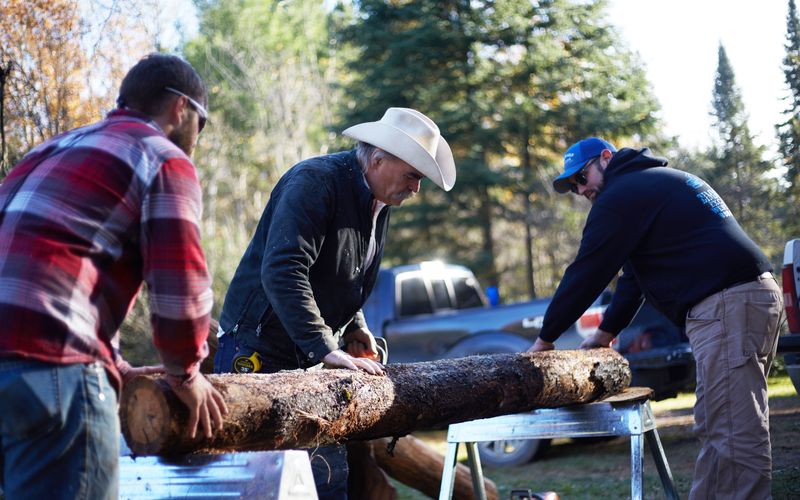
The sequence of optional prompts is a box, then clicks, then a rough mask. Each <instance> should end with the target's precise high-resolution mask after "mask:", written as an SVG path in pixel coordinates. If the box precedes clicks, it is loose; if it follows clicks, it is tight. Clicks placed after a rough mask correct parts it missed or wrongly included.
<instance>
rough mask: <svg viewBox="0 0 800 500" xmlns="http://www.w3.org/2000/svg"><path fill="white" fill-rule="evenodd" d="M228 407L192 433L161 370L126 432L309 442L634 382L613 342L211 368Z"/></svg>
mask: <svg viewBox="0 0 800 500" xmlns="http://www.w3.org/2000/svg"><path fill="white" fill-rule="evenodd" d="M208 378H209V380H210V381H211V383H212V384H213V385H214V386H215V387H216V388H217V389H218V390H219V391H220V392H221V393H222V394H223V396H224V397H225V401H226V403H227V405H228V409H229V413H228V415H227V416H226V417H225V421H224V426H223V429H222V430H221V431H219V432H217V433H216V434H215V435H214V437H213V438H211V439H207V438H205V437H200V436H198V437H197V438H196V439H194V440H191V439H189V438H188V437H187V436H186V424H187V421H188V411H187V409H186V407H185V406H184V405H183V404H182V403H181V402H180V401H179V400H178V398H177V397H176V396H175V394H174V393H173V392H172V391H171V390H170V389H169V387H168V386H167V385H166V383H165V382H164V381H163V380H160V379H152V378H147V377H141V378H136V379H134V380H132V381H131V382H129V383H128V384H126V386H125V389H124V391H123V394H122V399H121V403H120V419H121V423H122V431H123V433H124V435H125V439H126V440H127V442H128V446H130V448H131V450H132V451H133V453H134V454H137V455H152V454H155V455H175V454H185V453H189V452H203V453H214V452H228V451H245V450H272V449H290V448H311V447H314V446H318V445H324V444H330V443H335V442H344V441H348V440H355V441H365V440H369V439H375V438H380V437H386V436H404V435H406V434H409V433H411V432H412V431H415V430H420V429H431V428H442V427H445V426H447V425H448V424H451V423H454V422H463V421H466V420H473V419H477V418H488V417H494V416H497V415H504V414H509V413H519V412H525V411H530V410H533V409H535V408H553V407H558V406H565V405H570V404H576V403H588V402H591V401H594V400H597V399H600V398H602V397H605V396H609V395H612V394H616V393H619V392H621V391H622V390H623V389H625V387H627V386H628V384H629V383H630V378H631V373H630V369H629V368H628V362H627V361H626V360H625V358H623V357H622V356H620V355H619V354H617V353H616V352H614V351H613V350H611V349H593V350H586V351H548V352H543V353H519V354H495V355H488V356H470V357H467V358H460V359H447V360H441V361H432V362H428V363H412V364H396V365H387V367H386V376H375V375H369V374H367V373H365V372H360V371H353V370H343V369H337V370H316V371H302V370H294V371H286V372H280V373H275V374H269V375H267V374H224V375H209V376H208Z"/></svg>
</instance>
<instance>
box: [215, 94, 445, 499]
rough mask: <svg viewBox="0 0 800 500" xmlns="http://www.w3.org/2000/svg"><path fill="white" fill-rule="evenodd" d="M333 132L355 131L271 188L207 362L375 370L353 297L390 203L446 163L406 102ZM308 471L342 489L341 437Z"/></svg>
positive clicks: (434, 177) (364, 287)
mask: <svg viewBox="0 0 800 500" xmlns="http://www.w3.org/2000/svg"><path fill="white" fill-rule="evenodd" d="M343 134H344V135H346V136H348V137H351V138H353V139H355V140H357V141H358V144H357V146H356V148H355V149H354V150H351V151H345V152H340V153H335V154H332V155H327V156H321V157H316V158H311V159H308V160H305V161H302V162H300V163H298V164H297V165H295V166H293V167H292V168H291V169H289V171H287V172H286V174H284V176H283V177H282V178H281V179H280V181H279V182H278V183H277V184H276V186H275V188H274V189H273V191H272V194H271V196H270V200H269V202H268V203H267V207H266V209H265V210H264V213H263V215H262V216H261V220H260V221H259V223H258V227H257V228H256V232H255V235H254V236H253V239H252V240H251V242H250V245H249V246H248V247H247V250H246V251H245V253H244V256H242V259H241V261H240V263H239V267H238V268H237V270H236V273H235V275H234V277H233V280H232V281H231V284H230V288H228V292H227V294H226V296H225V303H224V305H223V307H222V313H221V316H220V339H219V349H218V351H217V355H216V356H215V360H214V361H215V362H214V365H215V366H214V369H215V371H217V372H239V373H242V372H261V373H274V372H277V371H280V370H291V369H297V368H311V367H315V366H321V365H324V366H326V367H329V368H348V369H351V370H364V371H366V372H368V373H371V374H374V375H381V374H383V370H382V366H381V364H380V363H378V362H377V361H376V358H377V354H378V353H377V349H376V346H375V338H374V337H373V335H372V333H371V332H370V331H369V329H368V328H367V324H366V322H365V321H364V315H363V314H362V312H361V307H362V305H363V304H364V301H365V300H366V299H367V297H368V296H369V293H370V291H371V290H372V287H373V285H374V284H375V279H376V277H377V274H378V268H379V267H380V261H381V256H382V255H383V247H384V242H385V241H386V233H387V229H388V225H389V224H388V223H389V206H399V205H401V204H402V203H403V202H404V201H405V200H407V199H409V198H411V197H412V196H414V194H415V193H416V192H417V191H419V189H420V182H421V181H422V178H423V177H427V178H429V179H430V180H431V181H433V182H434V184H436V185H437V186H439V187H440V188H442V189H443V190H445V191H449V190H450V189H451V188H452V187H453V184H454V183H455V180H456V170H455V163H454V161H453V155H452V153H451V151H450V147H449V146H448V144H447V142H446V141H445V140H444V138H443V137H442V136H441V134H440V133H439V128H438V127H437V126H436V124H435V123H433V121H431V120H430V119H429V118H428V117H427V116H425V115H423V114H422V113H420V112H418V111H415V110H413V109H407V108H389V109H388V110H387V111H386V113H385V114H384V115H383V118H381V119H380V120H379V121H376V122H368V123H361V124H358V125H355V126H352V127H350V128H348V129H347V130H345V131H344V132H343ZM317 456H324V458H325V460H315V458H316V457H317ZM325 462H327V463H325ZM312 469H313V471H314V475H315V480H316V482H317V488H318V491H319V495H320V498H346V486H347V463H346V450H345V448H344V447H343V446H333V447H325V448H319V449H317V450H315V453H314V454H313V455H312Z"/></svg>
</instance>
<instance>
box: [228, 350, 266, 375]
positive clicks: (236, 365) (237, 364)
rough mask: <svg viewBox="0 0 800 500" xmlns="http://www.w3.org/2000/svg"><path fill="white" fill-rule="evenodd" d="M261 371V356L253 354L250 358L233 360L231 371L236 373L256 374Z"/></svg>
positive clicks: (241, 357)
mask: <svg viewBox="0 0 800 500" xmlns="http://www.w3.org/2000/svg"><path fill="white" fill-rule="evenodd" d="M260 370H261V356H259V354H258V353H257V352H254V353H253V354H251V355H250V356H237V357H235V358H233V371H234V372H236V373H256V372H258V371H260Z"/></svg>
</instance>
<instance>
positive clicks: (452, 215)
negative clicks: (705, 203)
mask: <svg viewBox="0 0 800 500" xmlns="http://www.w3.org/2000/svg"><path fill="white" fill-rule="evenodd" d="M353 5H354V8H355V10H356V15H355V16H354V17H353V22H352V23H351V24H350V25H348V26H346V27H345V28H343V29H342V30H340V35H341V39H342V40H344V41H346V42H347V43H348V44H349V45H350V46H352V47H355V48H356V50H357V54H356V56H355V57H354V59H353V60H352V62H351V63H350V65H349V68H350V69H351V74H352V75H355V76H354V80H353V82H352V84H351V85H348V87H347V91H346V94H347V95H349V96H350V98H351V99H353V101H352V104H350V103H348V105H349V111H347V112H345V118H344V123H345V124H347V123H352V122H356V121H361V120H364V119H376V118H377V117H379V116H380V114H381V113H382V112H383V110H384V109H385V108H386V107H387V106H390V105H391V106H410V107H414V108H417V109H419V110H421V111H423V112H425V113H426V114H428V115H429V116H431V118H433V119H434V120H435V121H436V122H437V123H438V124H439V125H440V126H441V128H442V130H443V132H444V133H445V136H446V137H447V139H448V140H449V141H450V143H451V146H452V147H453V151H454V154H455V156H456V163H457V165H458V173H459V174H458V175H459V178H458V181H457V183H456V187H455V189H454V190H453V191H452V192H450V193H447V194H445V193H441V192H438V191H436V190H427V189H426V190H423V192H421V196H419V200H418V202H415V203H413V204H410V205H409V206H408V207H404V208H403V209H402V210H398V211H396V212H395V215H394V216H393V228H392V232H391V233H390V240H391V241H390V242H389V243H390V244H389V245H388V246H387V257H388V260H389V261H392V260H394V261H395V262H407V261H410V260H417V259H420V258H425V257H434V256H443V257H447V258H449V259H450V260H457V261H459V262H463V263H466V264H468V265H471V266H472V267H473V268H475V269H476V271H477V272H478V275H479V277H480V278H481V279H482V280H483V281H484V283H492V282H493V281H495V280H496V279H497V278H494V277H495V276H498V275H505V276H504V277H503V280H504V281H505V282H506V284H507V285H508V290H506V293H508V292H510V293H511V294H512V295H515V296H517V297H520V296H532V295H534V294H536V293H537V292H538V290H537V288H536V287H535V286H534V274H537V275H541V276H543V277H544V278H545V279H546V281H547V282H548V283H547V286H545V287H544V291H551V290H552V287H553V285H554V283H555V281H556V280H557V277H558V276H560V273H561V271H562V270H563V266H564V265H565V264H566V262H567V261H568V259H569V257H571V254H568V252H563V248H572V247H576V242H577V238H579V236H580V224H581V222H582V218H583V216H584V215H585V214H584V213H583V212H574V211H572V210H571V208H572V206H573V205H572V204H573V203H574V200H565V199H563V198H566V197H561V198H562V199H559V200H558V201H554V200H551V199H549V198H550V197H551V196H552V190H551V189H550V188H549V185H550V180H551V178H552V176H553V175H554V174H555V172H556V171H557V170H558V168H559V164H560V158H561V154H562V152H563V150H564V149H565V148H566V147H567V146H568V145H569V144H568V143H569V141H571V140H574V139H577V138H579V137H581V136H585V135H588V134H595V133H608V135H610V136H611V137H612V138H613V137H620V136H623V135H628V134H632V133H634V132H636V133H641V134H645V133H648V132H649V131H650V130H651V129H652V125H653V123H654V118H653V111H654V110H655V109H656V104H655V99H654V98H653V97H652V92H650V90H649V88H647V85H646V80H645V79H644V77H643V72H642V71H641V69H640V68H638V66H637V65H636V63H635V62H634V61H633V58H632V56H631V55H630V54H629V53H627V52H625V51H624V50H620V49H617V46H618V45H619V39H618V38H617V36H616V34H615V33H614V31H613V29H611V27H610V25H608V23H607V22H605V21H603V20H602V15H601V14H602V11H603V9H604V8H605V3H604V2H592V3H590V4H586V3H585V2H577V1H574V0H543V1H540V2H530V1H529V0H484V1H479V2H475V1H469V0H448V1H444V2H442V1H434V0H420V1H416V2H385V1H383V0H362V1H359V2H354V4H353ZM598 19H600V20H598ZM612 131H613V132H612ZM565 228H569V229H566V230H565ZM520 229H522V230H520ZM523 234H524V237H523V236H522V235H523ZM493 240H494V241H503V242H504V243H503V245H494V244H493V243H492V241H493ZM566 240H569V241H566ZM534 244H538V245H539V247H540V248H539V249H538V250H537V251H534V249H533V245H534ZM534 253H538V254H539V256H538V257H536V256H534ZM535 258H537V259H538V260H539V261H544V262H549V265H548V266H546V269H542V270H537V269H536V267H537V266H535V265H534V259H535ZM522 263H525V264H524V265H521V264H522ZM492 284H495V283H492Z"/></svg>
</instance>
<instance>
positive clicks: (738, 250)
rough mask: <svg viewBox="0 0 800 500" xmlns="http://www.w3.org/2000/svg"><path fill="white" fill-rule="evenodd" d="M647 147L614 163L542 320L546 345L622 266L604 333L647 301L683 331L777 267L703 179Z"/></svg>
mask: <svg viewBox="0 0 800 500" xmlns="http://www.w3.org/2000/svg"><path fill="white" fill-rule="evenodd" d="M666 165H667V160H666V159H664V158H657V157H654V156H652V155H651V154H650V150H649V149H647V148H644V149H640V150H634V149H629V148H624V149H621V150H620V151H619V152H617V153H616V154H615V155H614V156H613V157H612V159H611V162H610V163H609V165H608V168H607V169H606V172H605V175H604V187H603V190H602V192H601V193H600V194H599V195H598V196H597V198H596V199H595V203H594V205H593V206H592V209H591V211H590V212H589V217H588V218H587V220H586V226H585V228H584V230H583V238H582V239H581V245H580V249H579V250H578V255H577V257H576V258H575V261H574V262H573V263H572V264H571V265H570V266H569V267H568V268H567V271H566V272H565V274H564V277H563V279H562V280H561V283H560V285H559V287H558V290H557V291H556V294H555V296H554V297H553V301H552V302H551V303H550V307H548V309H547V313H546V314H545V318H544V324H543V326H542V330H541V333H540V334H539V337H540V338H541V339H542V340H546V341H548V342H553V341H554V340H555V339H557V338H558V337H559V335H561V333H562V332H563V331H564V330H566V329H567V328H568V327H569V326H570V325H571V324H572V323H574V322H575V321H576V320H577V319H578V318H579V317H580V315H581V314H582V313H583V311H585V310H586V309H587V308H588V307H589V306H590V305H591V303H592V302H593V301H594V300H595V299H596V298H597V296H598V295H599V294H600V292H602V291H603V289H604V288H605V287H606V286H607V285H608V283H609V282H610V281H611V279H612V278H613V277H614V276H615V275H616V274H617V273H618V272H619V270H620V269H621V268H623V266H624V273H623V276H622V277H621V278H620V279H619V281H618V283H617V289H616V292H615V293H614V298H613V300H612V302H611V305H610V306H609V307H608V309H607V310H606V313H605V317H604V319H603V323H602V324H601V325H600V328H601V329H602V330H605V331H608V332H610V333H613V334H617V333H619V331H620V330H622V329H623V328H625V327H626V326H627V325H628V323H630V321H631V319H632V318H633V315H634V314H635V313H636V310H637V309H638V308H639V306H640V304H641V302H642V299H643V297H646V298H647V299H648V300H649V301H650V302H651V303H652V304H653V305H654V306H655V307H656V308H657V309H658V310H660V311H661V312H662V313H663V314H664V315H665V316H667V317H668V318H669V319H670V320H672V322H674V323H675V324H676V325H678V326H683V325H684V324H685V321H686V313H687V312H688V311H689V309H691V308H692V306H694V305H695V304H697V303H698V302H700V301H701V300H703V299H704V298H706V297H708V296H709V295H712V294H714V293H716V292H718V291H720V290H722V289H724V288H727V287H729V286H731V285H733V284H736V283H740V282H743V281H747V280H750V279H754V278H755V277H756V276H758V275H759V274H761V273H763V272H765V271H771V270H772V265H771V264H770V263H769V260H768V259H767V257H766V256H765V255H764V254H763V252H761V250H760V249H759V248H758V246H757V245H756V244H755V243H753V241H752V240H750V238H749V237H748V236H747V235H746V234H745V232H744V231H743V230H742V228H741V227H740V226H739V223H738V222H736V220H735V219H734V218H733V215H732V214H731V212H730V210H728V207H727V206H726V205H725V203H724V202H723V201H722V199H721V198H720V197H719V195H717V193H716V192H715V191H714V190H713V189H711V187H709V185H708V184H706V183H705V182H704V181H703V180H702V179H700V178H698V177H697V176H695V175H692V174H690V173H687V172H683V171H681V170H676V169H673V168H668V167H667V166H666Z"/></svg>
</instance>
